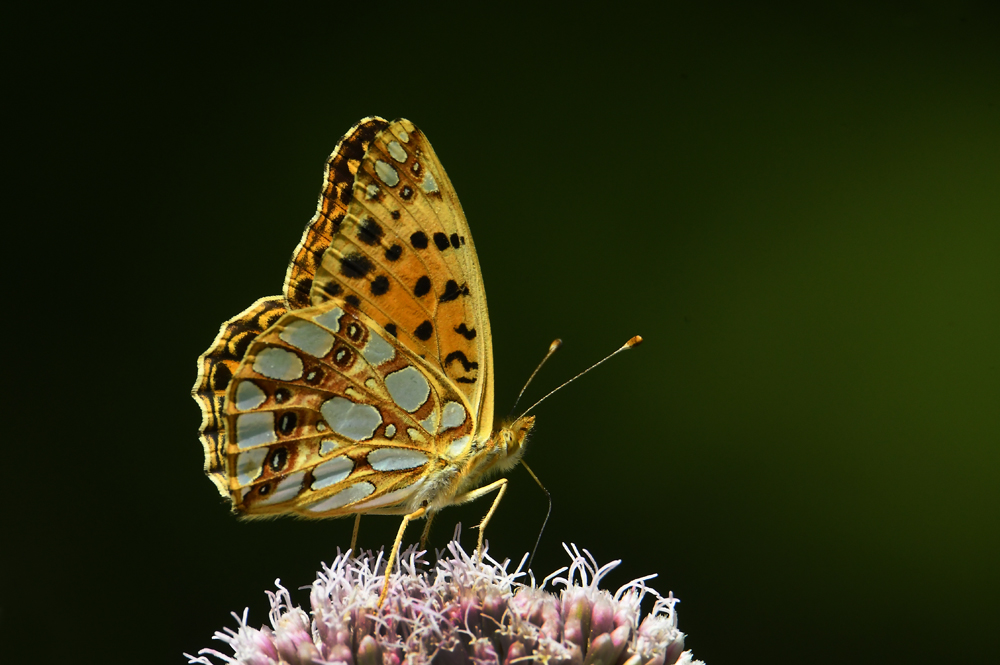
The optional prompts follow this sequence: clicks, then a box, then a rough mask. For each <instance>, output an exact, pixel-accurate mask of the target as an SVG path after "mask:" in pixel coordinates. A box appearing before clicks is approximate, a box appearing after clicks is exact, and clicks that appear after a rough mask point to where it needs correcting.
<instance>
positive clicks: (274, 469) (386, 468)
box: [193, 117, 534, 605]
mask: <svg viewBox="0 0 1000 665" xmlns="http://www.w3.org/2000/svg"><path fill="white" fill-rule="evenodd" d="M324 181H325V183H324V188H323V192H322V194H321V196H320V200H319V205H318V207H317V211H316V214H315V215H314V216H313V218H312V220H310V222H309V224H308V225H307V227H306V229H305V232H304V233H303V236H302V240H301V242H300V243H299V245H298V247H297V248H296V249H295V251H294V253H293V256H292V260H291V263H290V264H289V267H288V271H287V274H286V277H285V284H284V292H283V294H282V295H280V296H271V297H267V298H261V299H260V300H258V301H257V302H255V303H254V304H253V305H251V306H250V307H249V308H247V309H246V310H244V311H243V312H241V313H240V314H238V315H237V316H235V317H233V318H232V319H230V320H228V321H226V322H225V323H223V324H222V327H221V329H220V331H219V333H218V335H217V337H216V338H215V341H214V342H213V343H212V345H211V347H209V349H208V350H207V351H206V352H205V353H204V354H203V355H202V356H201V357H200V358H199V359H198V379H197V381H196V383H195V386H194V389H193V395H194V397H195V399H196V400H197V402H198V403H199V406H200V407H201V410H202V426H201V430H200V434H201V441H202V444H203V446H204V451H205V471H206V473H207V474H208V477H209V479H211V480H212V482H213V483H214V484H215V485H216V487H217V488H218V490H219V492H220V493H221V494H222V495H223V496H224V497H226V498H227V499H228V500H229V501H230V502H231V504H232V509H233V511H234V512H236V513H237V514H239V515H241V516H244V517H248V518H255V517H270V516H275V515H297V516H300V517H307V518H328V517H340V516H344V515H351V514H354V515H357V516H360V515H361V514H390V515H403V516H404V517H403V524H402V525H401V526H400V529H399V533H398V535H397V538H396V541H395V543H394V545H393V549H392V552H391V554H390V556H389V560H388V562H387V568H386V584H385V585H384V587H383V591H382V598H380V600H379V605H381V604H382V601H383V600H384V598H385V593H386V590H387V589H388V579H389V571H390V570H391V568H392V564H393V561H394V559H395V557H396V555H397V553H398V550H399V545H400V542H401V540H402V536H403V532H404V530H405V528H406V525H407V524H408V522H410V521H412V520H414V519H417V518H420V517H426V518H427V528H425V531H424V534H425V537H426V534H427V531H428V530H429V527H430V520H431V518H432V517H433V516H434V515H435V514H436V513H437V512H438V511H440V510H441V509H443V508H445V507H446V506H449V505H454V504H458V503H464V502H466V501H471V500H473V499H476V498H479V497H482V496H485V495H487V494H490V493H492V492H496V497H495V499H494V503H493V506H492V507H491V509H490V511H489V512H488V513H487V515H486V517H485V518H484V519H483V521H482V523H481V524H480V525H479V540H478V550H479V551H480V552H481V551H482V546H483V530H484V528H485V527H486V524H487V522H488V521H489V519H490V517H491V516H492V515H493V513H494V511H495V510H496V506H497V505H498V504H499V502H500V499H501V498H502V497H503V494H504V492H505V490H506V483H507V481H506V479H504V478H501V479H499V480H496V481H494V482H492V483H489V484H487V485H485V486H480V482H481V481H482V479H483V478H484V476H486V475H487V474H490V473H500V472H503V471H505V470H508V469H510V468H512V467H514V466H515V465H516V464H517V463H518V461H519V460H520V458H521V455H522V454H523V452H524V444H525V442H526V439H527V436H528V434H529V432H530V431H531V428H532V425H533V423H534V417H533V416H524V417H522V418H519V419H517V420H514V421H513V422H509V423H504V424H502V425H501V426H500V427H499V428H498V429H497V430H496V431H494V414H493V372H494V368H493V349H492V338H491V335H490V320H489V315H488V312H487V308H486V293H485V291H484V288H483V278H482V274H481V272H480V269H479V260H478V258H477V256H476V250H475V246H474V245H473V242H472V235H471V233H470V232H469V225H468V223H467V222H466V219H465V215H464V214H463V212H462V207H461V204H460V203H459V201H458V197H457V195H456V194H455V190H454V187H453V186H452V184H451V181H450V180H449V179H448V176H447V174H446V173H445V170H444V167H443V166H442V165H441V162H440V161H439V160H438V158H437V155H436V154H435V153H434V150H433V149H432V148H431V145H430V143H429V142H428V141H427V139H426V137H425V136H424V135H423V133H422V132H421V131H420V130H419V129H417V128H416V127H415V126H414V125H413V123H411V122H410V121H408V120H405V119H398V120H395V121H393V122H387V121H385V120H383V119H382V118H378V117H370V118H365V119H363V120H361V121H360V122H359V123H357V124H356V125H355V126H354V127H352V128H351V130H350V131H349V132H348V133H347V134H345V135H344V137H343V138H342V139H341V140H340V142H339V143H338V145H337V147H336V149H335V150H334V152H333V154H332V155H331V156H330V158H329V160H327V164H326V173H325V178H324ZM356 537H357V522H355V533H354V538H355V539H356ZM353 545H354V543H353V542H352V547H353Z"/></svg>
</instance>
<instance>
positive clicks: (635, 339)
mask: <svg viewBox="0 0 1000 665" xmlns="http://www.w3.org/2000/svg"><path fill="white" fill-rule="evenodd" d="M640 344H642V337H640V336H639V335H636V336H635V337H633V338H632V339H630V340H629V341H627V342H625V347H626V348H629V349H631V348H632V347H634V346H639V345H640Z"/></svg>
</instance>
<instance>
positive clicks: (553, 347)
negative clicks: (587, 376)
mask: <svg viewBox="0 0 1000 665" xmlns="http://www.w3.org/2000/svg"><path fill="white" fill-rule="evenodd" d="M560 346H562V340H561V339H557V340H555V341H554V342H552V343H551V344H549V352H548V353H546V354H545V357H544V358H542V362H540V363H538V367H536V368H535V371H534V372H532V373H531V376H529V377H528V381H527V383H525V384H524V387H523V388H521V392H519V393H518V394H517V399H516V400H514V406H512V407H510V413H514V409H516V408H517V403H518V402H520V401H521V397H522V396H523V395H524V391H525V390H527V389H528V386H530V385H531V382H532V381H533V380H534V378H535V375H536V374H538V370H540V369H541V368H542V365H544V364H545V361H546V360H548V359H549V358H551V357H552V354H553V353H555V352H556V351H558V350H559V347H560ZM508 415H509V414H508ZM529 473H530V472H529ZM532 475H534V474H532ZM535 480H538V479H537V478H536V479H535ZM539 485H541V483H539ZM542 489H545V488H544V487H543V488H542Z"/></svg>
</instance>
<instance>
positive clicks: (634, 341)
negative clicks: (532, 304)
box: [518, 335, 642, 418]
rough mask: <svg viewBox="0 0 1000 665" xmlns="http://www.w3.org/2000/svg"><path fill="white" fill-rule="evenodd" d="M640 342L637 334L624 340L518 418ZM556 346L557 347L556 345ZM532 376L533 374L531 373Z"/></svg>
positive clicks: (640, 339)
mask: <svg viewBox="0 0 1000 665" xmlns="http://www.w3.org/2000/svg"><path fill="white" fill-rule="evenodd" d="M556 341H558V340H556ZM554 343H555V342H553V344H554ZM640 344H642V337H639V336H638V335H636V336H635V337H633V338H632V339H630V340H629V341H627V342H625V344H623V345H622V347H621V348H620V349H618V350H617V351H615V352H614V353H612V354H611V355H609V356H607V357H606V358H604V359H602V360H598V361H597V362H596V363H594V364H593V365H591V366H590V367H588V368H587V369H585V370H583V371H582V372H580V373H579V374H577V375H576V376H574V377H573V378H572V379H570V380H569V381H567V382H566V383H564V384H562V385H561V386H559V387H558V388H556V389H555V390H553V391H552V392H550V393H549V394H548V395H546V396H545V397H543V398H542V399H540V400H538V401H537V402H535V403H534V404H532V405H531V406H530V407H528V410H527V411H525V412H524V413H522V414H521V415H520V416H518V418H523V417H524V416H526V415H528V413H530V412H531V410H532V409H534V408H535V407H536V406H538V405H539V404H541V403H542V402H544V401H545V400H547V399H548V398H549V397H551V396H552V395H553V394H555V393H556V392H558V391H559V390H562V389H563V388H565V387H566V386H568V385H569V384H571V383H573V382H574V381H576V380H577V379H579V378H580V377H581V376H583V375H584V374H586V373H587V372H589V371H590V370H592V369H594V368H595V367H597V366H598V365H600V364H601V363H603V362H606V361H608V360H611V359H612V358H614V357H615V356H617V355H618V354H619V353H621V352H622V351H628V350H629V349H631V348H632V347H635V346H639V345H640ZM556 348H559V347H556ZM550 355H551V353H550ZM546 357H548V356H546ZM543 362H544V361H543ZM535 371H538V370H535ZM532 376H534V375H532Z"/></svg>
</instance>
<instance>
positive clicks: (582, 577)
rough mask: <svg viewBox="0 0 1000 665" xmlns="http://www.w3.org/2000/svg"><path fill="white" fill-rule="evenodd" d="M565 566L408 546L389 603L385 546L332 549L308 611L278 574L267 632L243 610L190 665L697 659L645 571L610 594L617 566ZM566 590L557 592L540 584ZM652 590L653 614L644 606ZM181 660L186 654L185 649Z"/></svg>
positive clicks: (662, 664) (577, 558)
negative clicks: (226, 650)
mask: <svg viewBox="0 0 1000 665" xmlns="http://www.w3.org/2000/svg"><path fill="white" fill-rule="evenodd" d="M564 547H565V549H566V552H567V554H569V556H570V559H571V563H570V565H569V566H567V567H564V568H561V569H559V570H557V571H556V572H554V573H553V574H551V575H549V576H548V577H546V578H545V579H544V580H542V582H541V584H536V582H535V579H534V577H533V576H531V573H530V572H528V573H525V572H523V571H522V567H523V566H524V559H522V560H521V564H520V565H519V566H518V567H517V569H516V570H514V571H513V572H509V571H508V570H507V569H508V567H509V566H510V561H504V562H503V563H500V562H497V561H496V560H494V559H492V558H490V557H489V555H488V554H486V553H484V555H483V557H482V559H480V558H479V557H478V556H470V555H469V554H466V552H465V550H463V549H462V547H461V546H460V545H459V544H458V541H457V540H453V541H452V542H450V543H448V548H447V552H445V553H443V554H444V555H443V556H439V557H438V561H437V563H436V564H435V565H434V566H433V567H431V566H429V565H428V564H427V563H426V561H425V560H424V558H423V557H424V554H425V553H424V552H420V551H417V549H416V548H415V547H411V548H410V549H408V550H407V551H406V552H405V553H404V554H403V556H401V557H400V562H399V566H398V568H397V570H396V572H395V573H393V575H392V576H391V577H390V582H389V584H390V588H389V593H388V596H387V598H386V602H385V604H384V605H383V606H382V607H381V608H378V607H377V603H378V597H379V593H380V592H381V590H382V580H383V574H384V566H385V563H384V560H383V557H382V553H379V554H378V555H375V554H373V553H371V552H368V553H361V554H359V555H357V556H354V555H352V553H350V552H347V553H345V554H338V555H337V557H336V558H335V559H334V560H333V563H332V564H330V565H329V566H326V565H324V566H323V570H322V571H320V572H319V573H318V575H317V578H316V581H315V582H313V584H312V588H311V592H310V598H309V600H310V605H311V615H312V616H311V618H310V616H309V615H308V614H306V612H305V611H303V610H302V609H300V608H299V607H294V606H293V605H292V601H291V597H290V595H289V593H288V590H287V589H285V588H284V587H283V586H281V584H280V580H276V581H275V585H276V586H277V591H274V592H268V597H269V598H270V601H271V611H270V613H269V618H270V624H271V626H270V627H267V626H263V627H261V628H260V629H256V628H251V627H250V626H249V625H248V624H247V610H244V612H243V615H242V616H239V615H237V614H235V613H234V614H233V616H234V617H235V618H236V620H237V622H238V623H239V627H238V628H237V629H236V630H232V629H229V628H227V629H225V631H224V632H217V633H216V634H215V638H216V639H218V640H221V641H223V642H225V643H226V644H228V645H229V647H230V648H231V649H232V651H233V655H231V656H228V655H225V654H222V653H220V652H219V651H216V650H214V649H202V650H201V651H200V652H199V654H200V655H199V656H197V657H196V656H190V655H188V659H189V662H190V663H199V664H201V665H216V663H215V661H212V660H210V659H209V657H208V656H214V657H215V658H218V659H220V660H222V661H223V662H225V663H239V664H243V663H245V664H246V665H272V664H279V663H287V664H288V665H311V664H313V663H344V664H345V665H403V664H404V663H405V664H406V665H424V664H430V663H431V662H432V661H433V663H434V665H515V664H516V663H524V664H525V665H529V664H530V663H531V662H532V661H536V662H539V663H545V664H546V665H673V664H674V663H677V664H678V665H694V664H695V663H700V661H694V660H692V658H691V653H690V652H689V651H684V634H683V633H681V632H680V631H679V630H677V613H676V611H675V609H674V606H675V605H676V604H677V602H678V600H677V599H676V598H674V597H673V595H672V594H668V595H667V596H661V595H660V594H658V593H657V592H656V591H654V590H653V589H652V588H650V587H649V586H647V584H646V582H647V581H648V580H649V579H651V578H653V577H655V575H649V576H647V577H643V578H640V579H638V580H634V581H632V582H629V583H628V584H626V585H625V586H623V587H622V588H620V589H618V591H617V592H615V593H614V594H611V593H610V592H608V591H606V590H604V589H599V588H598V585H599V583H600V582H601V579H602V578H603V577H604V576H605V575H606V574H607V573H608V571H610V570H611V569H613V568H614V567H616V566H617V565H618V564H619V563H620V561H613V562H611V563H609V564H606V565H604V566H598V565H597V562H596V561H595V560H594V558H593V557H592V556H591V555H590V552H588V551H587V550H582V551H581V550H579V549H577V547H576V546H575V545H574V546H572V547H566V546H565V545H564ZM549 585H551V586H552V587H556V586H561V587H562V591H561V592H560V594H559V595H558V596H557V595H556V594H555V593H553V592H552V591H548V590H546V586H549ZM647 595H651V596H652V597H654V598H655V601H654V603H653V609H652V611H651V612H650V613H649V614H647V615H645V616H642V615H641V611H640V604H641V603H642V601H643V599H644V598H645V597H646V596H647ZM185 655H187V654H185Z"/></svg>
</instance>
